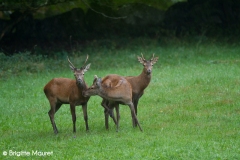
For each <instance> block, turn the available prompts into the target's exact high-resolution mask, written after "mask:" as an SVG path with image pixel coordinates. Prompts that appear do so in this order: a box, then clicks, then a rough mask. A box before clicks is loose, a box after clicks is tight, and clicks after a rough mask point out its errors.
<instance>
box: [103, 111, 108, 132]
mask: <svg viewBox="0 0 240 160" xmlns="http://www.w3.org/2000/svg"><path fill="white" fill-rule="evenodd" d="M104 115H105V128H106V129H107V130H108V129H109V126H108V117H109V113H108V109H106V108H104Z"/></svg>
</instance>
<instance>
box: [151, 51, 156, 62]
mask: <svg viewBox="0 0 240 160" xmlns="http://www.w3.org/2000/svg"><path fill="white" fill-rule="evenodd" d="M154 54H155V53H153V55H152V58H151V61H152V60H153V59H154Z"/></svg>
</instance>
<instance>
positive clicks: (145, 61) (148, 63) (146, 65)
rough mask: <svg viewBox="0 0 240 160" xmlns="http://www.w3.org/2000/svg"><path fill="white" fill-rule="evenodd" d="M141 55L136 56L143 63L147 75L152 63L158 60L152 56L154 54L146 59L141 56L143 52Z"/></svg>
mask: <svg viewBox="0 0 240 160" xmlns="http://www.w3.org/2000/svg"><path fill="white" fill-rule="evenodd" d="M141 55H142V57H138V61H139V62H140V63H141V64H143V66H144V72H145V73H146V74H148V75H150V74H151V73H152V67H153V65H154V64H155V63H156V62H157V61H158V57H154V54H153V56H152V58H151V59H150V60H146V59H145V58H144V57H143V54H141Z"/></svg>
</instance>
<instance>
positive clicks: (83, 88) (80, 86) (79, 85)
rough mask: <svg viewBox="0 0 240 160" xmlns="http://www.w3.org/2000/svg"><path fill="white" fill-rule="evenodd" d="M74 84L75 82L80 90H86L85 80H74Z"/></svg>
mask: <svg viewBox="0 0 240 160" xmlns="http://www.w3.org/2000/svg"><path fill="white" fill-rule="evenodd" d="M76 84H77V86H78V88H79V89H80V90H82V91H85V90H87V88H88V87H87V85H86V83H85V81H83V83H78V82H77V81H76Z"/></svg>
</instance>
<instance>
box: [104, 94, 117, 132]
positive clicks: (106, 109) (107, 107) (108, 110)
mask: <svg viewBox="0 0 240 160" xmlns="http://www.w3.org/2000/svg"><path fill="white" fill-rule="evenodd" d="M101 105H102V106H103V108H104V115H105V127H106V129H108V117H109V115H110V116H111V118H112V119H113V121H114V123H115V124H117V121H116V118H115V116H114V114H113V109H114V107H112V108H111V105H110V103H109V101H107V100H105V99H103V101H102V103H101Z"/></svg>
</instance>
